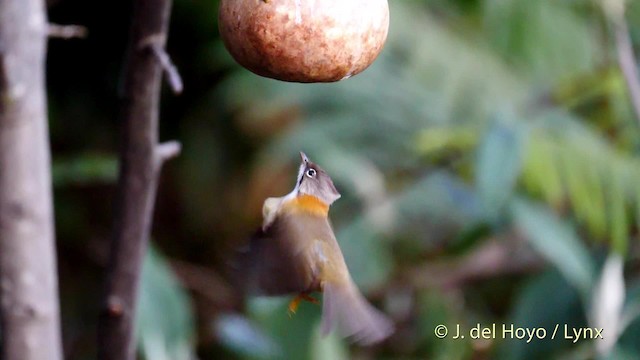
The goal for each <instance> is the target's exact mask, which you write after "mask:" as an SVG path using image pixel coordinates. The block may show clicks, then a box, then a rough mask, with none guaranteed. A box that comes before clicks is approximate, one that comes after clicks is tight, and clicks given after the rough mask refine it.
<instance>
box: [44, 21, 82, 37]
mask: <svg viewBox="0 0 640 360" xmlns="http://www.w3.org/2000/svg"><path fill="white" fill-rule="evenodd" d="M88 33H89V31H88V30H87V28H86V27H84V26H81V25H59V24H52V23H49V25H48V27H47V34H48V36H49V37H51V38H60V39H65V40H68V39H74V38H81V39H82V38H86V37H87V34H88Z"/></svg>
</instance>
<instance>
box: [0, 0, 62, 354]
mask: <svg viewBox="0 0 640 360" xmlns="http://www.w3.org/2000/svg"><path fill="white" fill-rule="evenodd" d="M45 30H46V13H45V4H44V2H43V1H41V0H0V327H1V328H2V336H0V339H1V340H2V344H0V351H1V352H0V358H2V359H6V360H18V359H26V360H35V359H54V360H59V359H62V346H61V339H60V315H59V306H58V282H57V276H56V274H57V270H56V255H55V239H54V237H55V235H54V233H55V231H54V223H53V205H52V198H53V195H52V189H51V161H50V153H49V131H48V128H47V103H46V95H45V67H44V64H45V56H46V51H45V44H46V36H45V34H46V31H45Z"/></svg>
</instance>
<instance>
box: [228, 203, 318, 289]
mask: <svg viewBox="0 0 640 360" xmlns="http://www.w3.org/2000/svg"><path fill="white" fill-rule="evenodd" d="M312 227H313V226H309V224H308V221H306V220H305V219H304V217H302V218H301V219H299V218H297V217H296V219H295V220H293V219H292V218H291V216H287V215H279V216H278V217H276V218H275V219H274V220H273V221H272V222H271V224H270V225H269V226H268V227H267V228H266V229H259V230H258V231H257V232H256V233H255V234H254V235H253V236H252V237H251V239H250V241H249V243H248V245H247V246H245V247H244V248H243V249H241V250H240V251H239V252H238V256H237V257H236V260H235V261H234V267H235V270H236V271H235V273H236V281H235V282H236V283H237V284H238V286H241V288H242V289H244V290H245V292H248V293H251V294H261V295H284V294H290V293H300V292H305V291H313V290H315V289H314V287H315V286H317V285H318V284H316V283H315V280H316V277H317V270H316V268H315V262H314V261H313V259H312V258H311V257H310V256H311V254H310V252H309V250H310V246H309V245H311V243H310V241H309V239H308V238H307V235H308V234H309V230H311V229H312Z"/></svg>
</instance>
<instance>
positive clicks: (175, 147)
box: [156, 141, 182, 162]
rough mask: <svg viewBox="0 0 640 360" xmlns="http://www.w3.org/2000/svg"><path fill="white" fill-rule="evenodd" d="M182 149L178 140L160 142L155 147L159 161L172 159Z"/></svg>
mask: <svg viewBox="0 0 640 360" xmlns="http://www.w3.org/2000/svg"><path fill="white" fill-rule="evenodd" d="M180 151H182V145H181V144H180V142H178V141H167V142H164V143H162V144H158V147H157V148H156V155H157V159H158V160H159V161H161V162H165V161H167V160H170V159H173V158H174V157H177V156H178V155H180Z"/></svg>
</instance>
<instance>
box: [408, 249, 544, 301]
mask: <svg viewBox="0 0 640 360" xmlns="http://www.w3.org/2000/svg"><path fill="white" fill-rule="evenodd" d="M542 265H543V260H542V259H541V258H540V257H539V256H537V255H536V254H535V253H534V252H533V250H531V249H530V248H529V247H528V246H527V245H526V244H525V243H524V242H523V241H521V240H520V239H517V238H514V237H511V238H507V239H502V240H487V241H485V242H484V243H483V244H482V245H480V246H479V247H478V248H477V249H474V250H473V251H471V252H470V253H469V254H467V255H464V256H462V257H460V258H455V259H453V260H442V261H440V262H436V263H430V264H426V265H421V266H419V267H417V268H413V269H410V270H409V272H408V273H407V277H408V279H409V282H410V283H411V284H412V286H413V287H414V288H418V289H421V288H430V287H441V288H448V289H450V288H458V287H461V286H464V285H465V284H466V283H468V282H470V281H475V280H482V279H487V278H492V277H496V276H500V275H511V274H518V273H525V272H529V271H532V270H535V269H538V268H540V267H541V266H542Z"/></svg>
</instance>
